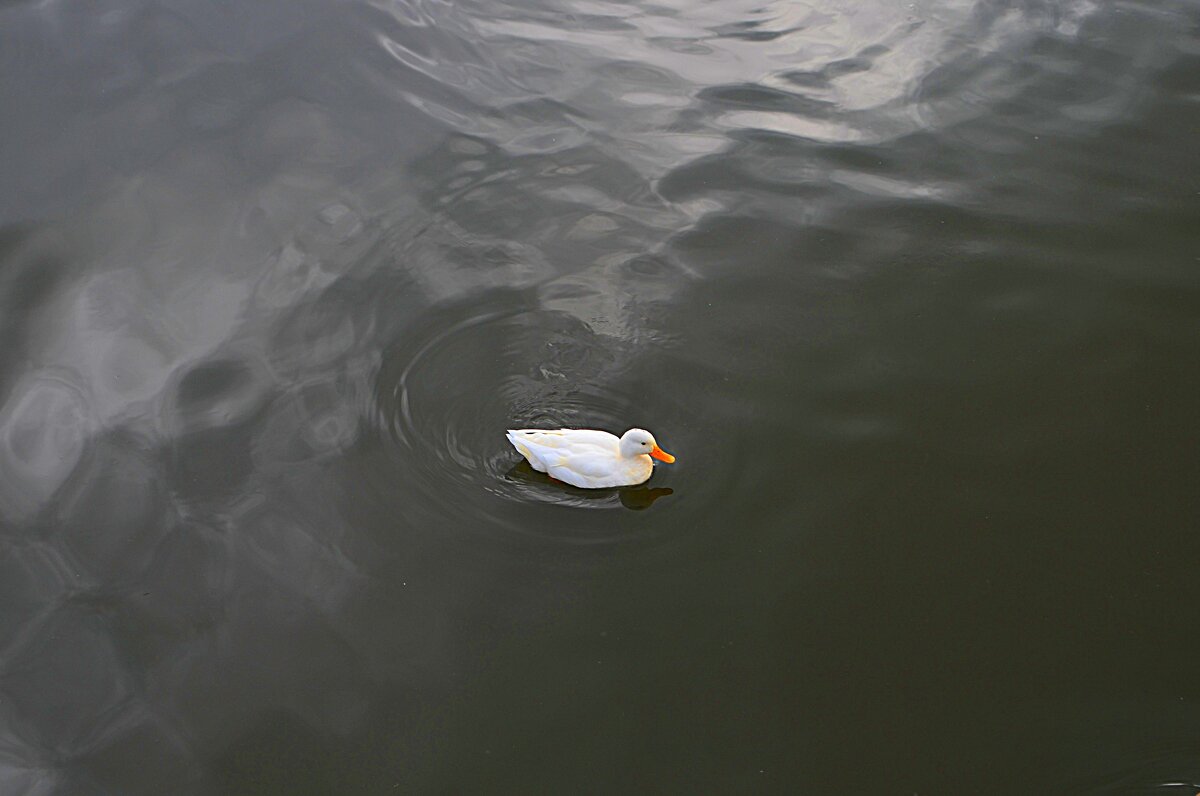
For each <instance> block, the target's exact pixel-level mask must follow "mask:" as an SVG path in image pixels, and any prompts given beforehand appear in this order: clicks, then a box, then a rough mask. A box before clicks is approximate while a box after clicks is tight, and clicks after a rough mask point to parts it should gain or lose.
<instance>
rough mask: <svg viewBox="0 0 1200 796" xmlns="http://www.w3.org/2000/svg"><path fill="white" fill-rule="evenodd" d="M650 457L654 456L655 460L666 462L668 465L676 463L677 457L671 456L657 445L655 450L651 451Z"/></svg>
mask: <svg viewBox="0 0 1200 796" xmlns="http://www.w3.org/2000/svg"><path fill="white" fill-rule="evenodd" d="M650 455H651V456H653V457H654V458H655V459H658V460H659V461H660V462H666V463H667V464H674V463H675V457H674V456H672V455H671V454H669V453H667V452H666V451H665V450H663V449H662V448H660V447H658V446H657V445H655V446H654V449H653V450H651V451H650Z"/></svg>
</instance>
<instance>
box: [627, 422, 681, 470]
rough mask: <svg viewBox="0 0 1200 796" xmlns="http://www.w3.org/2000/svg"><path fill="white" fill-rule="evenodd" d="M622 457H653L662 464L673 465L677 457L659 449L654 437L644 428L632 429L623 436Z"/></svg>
mask: <svg viewBox="0 0 1200 796" xmlns="http://www.w3.org/2000/svg"><path fill="white" fill-rule="evenodd" d="M621 455H622V456H642V455H646V456H653V457H654V458H655V459H658V460H659V461H660V462H666V463H667V464H671V463H672V462H674V461H675V457H674V456H672V455H671V454H669V453H667V452H666V451H665V450H663V449H662V448H660V447H658V443H657V442H655V441H654V435H653V434H651V433H650V432H649V431H646V430H645V429H644V428H631V429H629V430H628V431H626V432H625V433H624V434H622V435H621Z"/></svg>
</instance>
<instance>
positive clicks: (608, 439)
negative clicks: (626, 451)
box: [508, 428, 654, 489]
mask: <svg viewBox="0 0 1200 796" xmlns="http://www.w3.org/2000/svg"><path fill="white" fill-rule="evenodd" d="M508 441H509V442H511V443H512V446H513V447H514V448H516V449H517V452H518V453H520V454H521V455H522V456H524V457H525V459H526V460H527V461H528V462H529V464H530V466H531V467H533V469H535V470H537V471H539V472H543V473H546V474H547V475H549V476H550V477H552V478H557V479H558V480H559V481H564V482H566V483H568V484H571V485H572V486H577V487H582V488H584V489H599V488H604V487H614V486H630V485H633V484H640V483H642V482H643V481H645V480H646V479H648V478H649V477H650V474H651V473H652V472H654V463H653V462H652V461H651V459H650V457H649V456H645V455H638V456H622V455H621V440H620V438H619V437H617V436H615V435H613V434H609V433H608V432H607V431H597V430H594V429H573V428H560V429H552V430H551V429H530V428H519V429H510V430H509V431H508Z"/></svg>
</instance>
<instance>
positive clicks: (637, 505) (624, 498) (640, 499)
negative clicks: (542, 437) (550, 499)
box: [505, 459, 675, 511]
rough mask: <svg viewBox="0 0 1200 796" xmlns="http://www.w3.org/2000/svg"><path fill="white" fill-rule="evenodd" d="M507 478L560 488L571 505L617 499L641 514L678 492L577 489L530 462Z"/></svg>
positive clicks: (655, 488) (660, 488) (658, 488)
mask: <svg viewBox="0 0 1200 796" xmlns="http://www.w3.org/2000/svg"><path fill="white" fill-rule="evenodd" d="M505 477H506V478H508V479H509V480H511V481H516V482H518V483H521V484H527V485H531V486H537V487H539V488H547V489H556V490H559V491H560V492H561V493H562V494H564V495H566V496H569V498H570V501H569V502H571V503H574V504H577V505H578V504H580V503H587V502H590V501H595V502H597V503H613V502H614V498H616V499H617V500H619V501H620V503H621V505H622V506H624V507H625V508H627V509H632V510H634V511H641V510H643V509H648V508H650V506H651V505H652V504H653V503H654V501H656V500H658V499H659V498H662V497H666V496H667V495H670V494H672V493H673V492H674V491H675V490H673V489H671V488H670V487H665V486H645V485H644V484H643V485H640V486H623V487H617V488H614V489H580V488H579V487H577V486H571V485H570V484H564V483H563V482H562V481H558V480H556V479H554V478H551V477H550V476H548V475H546V474H545V473H539V472H538V471H537V470H535V469H533V468H532V467H531V466H530V465H529V462H527V461H525V460H524V459H522V460H521V461H519V462H517V463H516V464H515V465H513V467H512V469H510V470H509V471H508V472H507V473H505Z"/></svg>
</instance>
